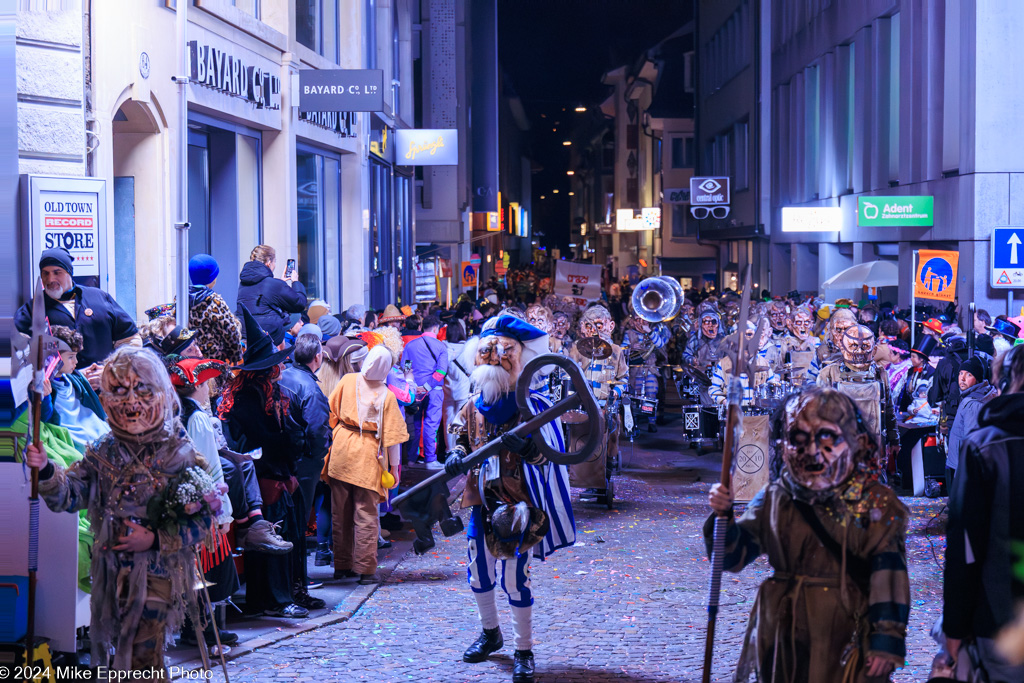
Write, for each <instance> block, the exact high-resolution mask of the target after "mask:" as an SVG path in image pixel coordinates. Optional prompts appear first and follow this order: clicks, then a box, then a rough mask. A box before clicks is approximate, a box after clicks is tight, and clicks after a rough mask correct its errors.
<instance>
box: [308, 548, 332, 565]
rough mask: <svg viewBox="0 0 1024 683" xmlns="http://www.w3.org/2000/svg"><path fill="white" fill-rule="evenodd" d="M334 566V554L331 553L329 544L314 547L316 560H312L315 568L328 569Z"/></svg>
mask: <svg viewBox="0 0 1024 683" xmlns="http://www.w3.org/2000/svg"><path fill="white" fill-rule="evenodd" d="M332 564H334V553H333V552H331V546H330V544H329V543H321V544H319V545H318V546H317V547H316V558H315V559H314V560H313V566H315V567H329V566H330V565H332Z"/></svg>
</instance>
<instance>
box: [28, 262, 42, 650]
mask: <svg viewBox="0 0 1024 683" xmlns="http://www.w3.org/2000/svg"><path fill="white" fill-rule="evenodd" d="M45 334H46V308H45V304H44V303H43V282H42V280H37V281H36V291H35V294H34V296H33V297H32V341H31V345H30V347H29V356H30V359H31V362H32V372H33V375H32V378H33V379H32V443H34V444H36V445H37V446H38V445H39V422H40V418H41V415H40V413H41V412H42V406H43V389H44V386H45V382H46V368H45V367H44V366H43V361H44V360H45V357H44V353H45V346H46V344H45V343H44V336H45ZM30 469H31V476H32V490H31V494H30V495H29V499H28V619H27V624H26V626H27V628H26V630H25V641H26V644H27V648H26V651H25V657H26V659H25V665H26V666H32V663H33V662H34V661H35V629H36V571H38V569H39V468H38V467H32V468H30Z"/></svg>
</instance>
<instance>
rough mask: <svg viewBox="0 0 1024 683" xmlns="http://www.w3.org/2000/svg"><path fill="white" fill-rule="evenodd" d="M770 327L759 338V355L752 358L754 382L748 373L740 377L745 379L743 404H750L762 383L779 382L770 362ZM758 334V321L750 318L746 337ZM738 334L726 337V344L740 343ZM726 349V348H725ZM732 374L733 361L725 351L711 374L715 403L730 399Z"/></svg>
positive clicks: (711, 391) (711, 390)
mask: <svg viewBox="0 0 1024 683" xmlns="http://www.w3.org/2000/svg"><path fill="white" fill-rule="evenodd" d="M769 329H770V328H768V327H766V328H765V330H764V331H763V332H762V333H761V338H760V339H759V340H758V346H757V355H756V356H755V357H753V358H751V359H750V367H751V368H752V369H753V370H754V378H753V381H752V382H749V383H748V382H747V373H745V372H744V373H741V374H740V379H742V380H743V405H744V406H748V405H750V404H751V403H752V402H753V400H754V391H755V390H756V389H757V387H759V386H761V385H762V384H766V383H769V382H778V381H779V376H778V375H777V374H775V372H774V370H773V369H772V367H771V365H770V363H769V362H768V353H769V351H770V349H771V345H770V343H769V342H770V340H771V332H769ZM755 334H757V321H756V320H748V321H747V330H746V333H745V337H746V339H753V337H754V335H755ZM738 337H739V335H738V334H730V335H729V336H728V337H726V339H725V341H724V344H725V345H726V346H729V345H731V344H738V343H740V340H739V338H738ZM723 351H724V349H723ZM731 375H732V361H731V360H730V358H729V354H727V353H723V354H722V359H721V360H719V361H718V364H717V365H716V366H715V371H714V373H713V374H712V375H711V389H710V393H711V398H713V399H714V401H715V403H717V404H719V405H724V404H725V402H726V401H727V400H728V398H729V397H728V391H729V377H730V376H731Z"/></svg>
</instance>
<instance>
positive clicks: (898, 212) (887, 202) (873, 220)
mask: <svg viewBox="0 0 1024 683" xmlns="http://www.w3.org/2000/svg"><path fill="white" fill-rule="evenodd" d="M934 204H935V198H934V197H858V198H857V225H860V226H865V227H871V226H876V227H890V226H900V225H907V226H919V227H930V226H932V225H935V212H934Z"/></svg>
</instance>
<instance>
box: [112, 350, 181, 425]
mask: <svg viewBox="0 0 1024 683" xmlns="http://www.w3.org/2000/svg"><path fill="white" fill-rule="evenodd" d="M100 382H101V386H102V390H103V391H102V393H101V394H100V396H101V402H102V404H103V409H104V410H105V411H106V412H107V421H108V422H109V423H110V428H111V430H112V431H113V432H114V434H115V435H117V436H118V437H119V438H121V439H125V440H127V441H133V442H136V443H146V442H150V441H155V440H158V439H160V438H165V436H166V435H167V434H169V433H170V431H169V430H170V422H171V418H172V415H173V408H174V404H175V403H176V398H175V393H174V389H173V387H172V386H171V381H170V379H169V377H168V374H167V370H165V369H164V367H163V364H162V363H161V362H160V360H158V359H157V357H156V355H155V354H154V353H153V352H152V351H149V350H147V349H140V348H137V347H132V346H123V347H121V348H120V349H118V350H117V351H115V352H114V354H113V355H112V356H111V357H110V358H109V359H107V362H106V363H105V365H104V367H103V375H102V376H101V379H100Z"/></svg>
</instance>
